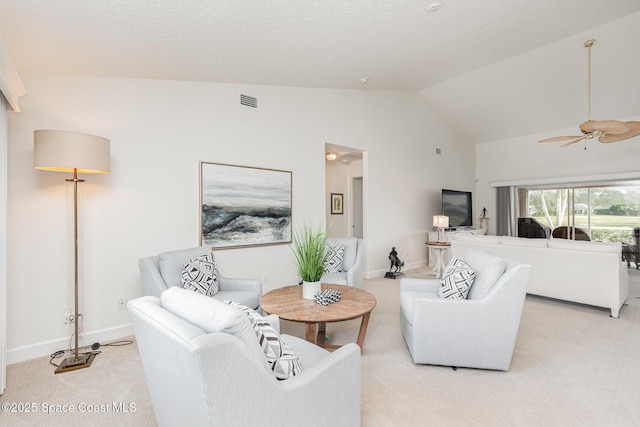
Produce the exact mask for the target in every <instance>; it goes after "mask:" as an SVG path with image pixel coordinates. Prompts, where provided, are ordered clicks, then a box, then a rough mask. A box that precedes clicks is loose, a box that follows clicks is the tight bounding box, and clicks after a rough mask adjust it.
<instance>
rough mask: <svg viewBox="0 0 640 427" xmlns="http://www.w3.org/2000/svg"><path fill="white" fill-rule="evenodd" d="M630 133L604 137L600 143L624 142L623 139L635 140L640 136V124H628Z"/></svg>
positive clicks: (600, 139) (599, 139)
mask: <svg viewBox="0 0 640 427" xmlns="http://www.w3.org/2000/svg"><path fill="white" fill-rule="evenodd" d="M626 124H627V128H628V129H629V131H628V132H627V133H623V134H621V135H609V134H607V135H602V136H601V137H600V138H598V141H600V142H604V143H608V142H617V141H622V140H623V139H629V138H633V137H634V136H639V135H640V122H626Z"/></svg>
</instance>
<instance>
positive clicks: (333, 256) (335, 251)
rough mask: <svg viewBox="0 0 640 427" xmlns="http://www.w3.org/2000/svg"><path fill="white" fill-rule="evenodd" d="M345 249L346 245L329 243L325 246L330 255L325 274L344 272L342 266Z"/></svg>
mask: <svg viewBox="0 0 640 427" xmlns="http://www.w3.org/2000/svg"><path fill="white" fill-rule="evenodd" d="M344 248H345V245H341V244H339V243H328V244H327V246H325V250H326V251H327V253H328V254H329V255H328V257H327V264H326V265H325V266H324V272H325V273H340V272H342V271H344V270H343V269H342V264H343V262H344Z"/></svg>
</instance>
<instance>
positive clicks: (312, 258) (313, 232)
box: [293, 224, 329, 282]
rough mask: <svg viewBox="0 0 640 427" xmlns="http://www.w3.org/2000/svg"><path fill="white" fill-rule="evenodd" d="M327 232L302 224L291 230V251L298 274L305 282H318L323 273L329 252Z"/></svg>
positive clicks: (320, 228)
mask: <svg viewBox="0 0 640 427" xmlns="http://www.w3.org/2000/svg"><path fill="white" fill-rule="evenodd" d="M326 246H327V234H326V233H325V231H324V230H323V229H322V227H321V226H318V227H317V229H316V228H314V227H312V226H311V225H309V224H304V225H303V226H302V227H301V228H300V229H299V230H297V231H294V232H293V253H294V255H295V260H296V267H297V269H298V275H299V276H300V278H301V279H302V280H303V281H305V282H319V281H320V278H321V277H322V274H323V273H324V266H325V265H326V264H327V260H328V258H329V253H328V251H327V250H325V248H326Z"/></svg>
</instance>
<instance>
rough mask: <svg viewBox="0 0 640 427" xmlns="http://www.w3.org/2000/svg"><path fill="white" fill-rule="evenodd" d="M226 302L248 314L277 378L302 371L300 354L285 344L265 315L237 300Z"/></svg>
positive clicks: (286, 377)
mask: <svg viewBox="0 0 640 427" xmlns="http://www.w3.org/2000/svg"><path fill="white" fill-rule="evenodd" d="M224 303H225V304H228V305H230V306H232V307H235V308H237V309H238V310H240V311H242V312H243V313H244V314H246V315H247V317H248V318H249V321H250V322H251V325H252V326H253V330H254V332H255V333H256V336H257V337H258V343H259V344H260V346H261V347H262V350H263V351H264V356H265V357H266V358H267V363H268V364H269V366H270V367H271V371H273V374H274V375H275V376H276V379H278V380H286V379H288V378H291V377H293V376H295V375H298V374H299V373H301V372H302V365H301V364H300V359H298V356H297V355H296V354H295V353H294V351H293V350H292V349H291V347H289V346H288V345H287V344H285V342H284V341H283V340H282V338H281V337H280V334H279V333H278V331H276V330H275V329H274V327H273V326H271V324H270V323H269V322H268V321H267V320H266V319H265V318H264V317H262V316H261V315H260V314H259V313H258V312H256V311H255V310H252V309H250V308H249V307H247V306H245V305H242V304H239V303H237V302H233V301H225V302H224Z"/></svg>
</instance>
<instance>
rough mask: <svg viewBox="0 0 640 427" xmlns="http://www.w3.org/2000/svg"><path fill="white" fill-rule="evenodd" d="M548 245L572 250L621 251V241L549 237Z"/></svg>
mask: <svg viewBox="0 0 640 427" xmlns="http://www.w3.org/2000/svg"><path fill="white" fill-rule="evenodd" d="M549 247H550V248H555V249H570V250H574V251H588V252H605V253H607V252H610V253H615V254H621V253H622V243H612V242H590V241H589V242H585V241H584V240H582V241H576V240H567V239H551V240H549Z"/></svg>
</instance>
